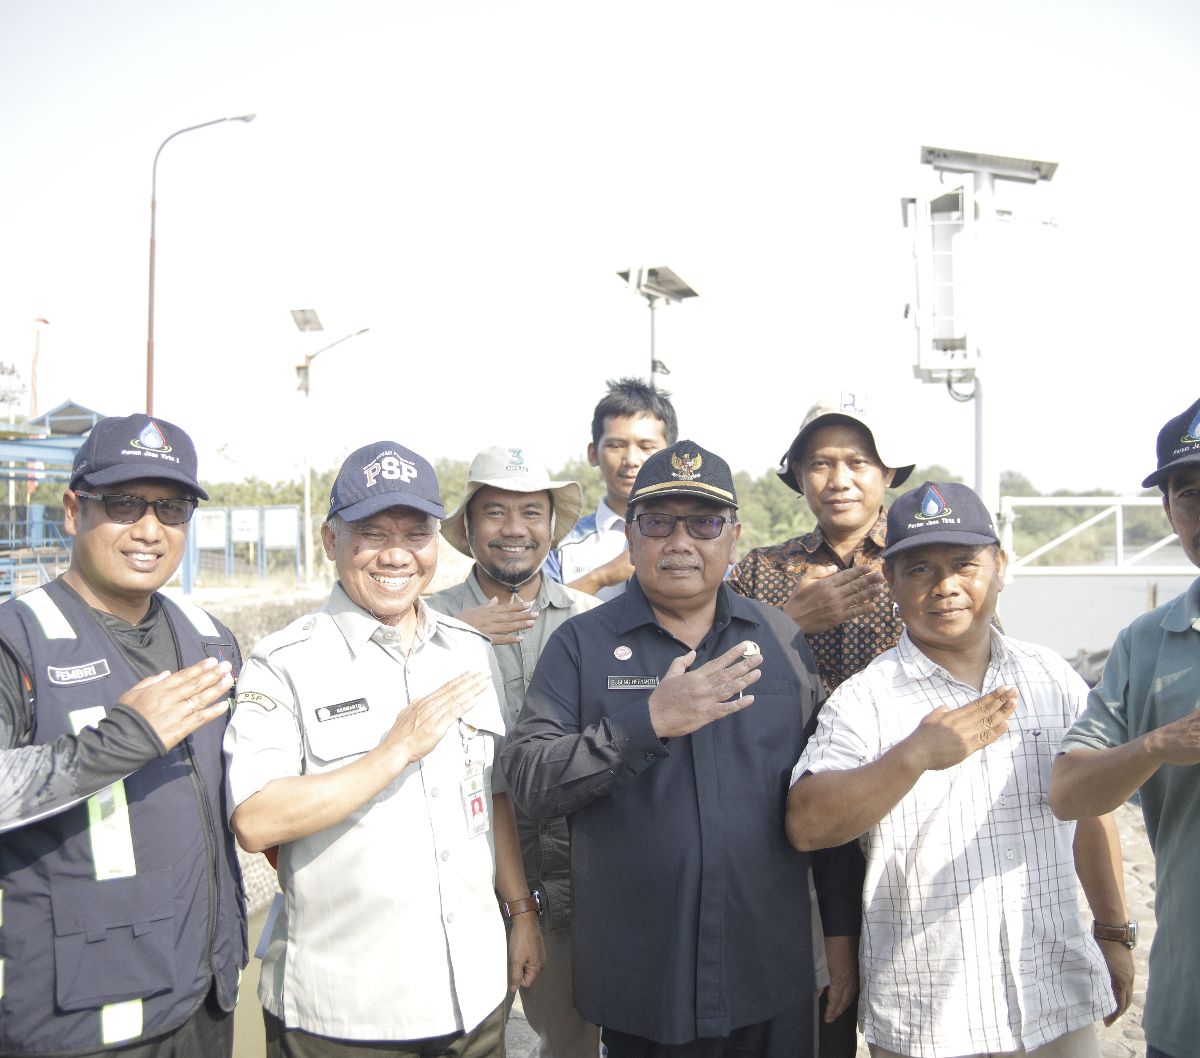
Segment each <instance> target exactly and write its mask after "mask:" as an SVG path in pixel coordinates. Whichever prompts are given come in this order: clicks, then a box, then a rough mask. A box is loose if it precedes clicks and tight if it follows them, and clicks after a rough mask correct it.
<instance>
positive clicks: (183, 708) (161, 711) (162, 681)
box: [117, 658, 233, 749]
mask: <svg viewBox="0 0 1200 1058" xmlns="http://www.w3.org/2000/svg"><path fill="white" fill-rule="evenodd" d="M232 668H233V666H231V665H230V664H229V662H228V661H217V659H216V658H205V659H204V660H203V661H198V662H196V664H195V665H189V666H188V667H187V668H186V669H180V670H179V671H178V672H159V673H156V674H155V675H153V676H147V677H146V678H145V679H144V680H139V681H138V682H137V683H135V684H134V685H133V686H132V687H130V688H129V690H127V691H126V692H125V693H124V694H123V695H121V697H120V698H118V699H117V701H118V702H120V703H122V704H123V705H127V706H129V708H130V709H132V710H133V711H134V712H136V713H139V714H140V715H141V717H142V719H144V720H145V721H146V723H148V724H149V725H150V727H151V728H153V730H154V733H155V734H156V735H157V736H158V738H159V741H161V742H162V744H163V745H164V746H166V748H167V749H174V748H175V747H176V746H177V745H179V743H180V742H182V741H183V740H184V739H185V738H187V737H188V735H190V734H191V733H192V732H193V731H197V730H199V729H200V728H202V727H203V726H204V725H205V724H207V723H208V722H209V721H211V720H216V718H217V717H218V716H223V715H224V714H225V712H226V711H227V710H228V709H229V700H228V698H227V697H226V692H228V691H229V689H230V688H231V687H232V686H233V676H232V674H231V670H232ZM214 703H215V704H214Z"/></svg>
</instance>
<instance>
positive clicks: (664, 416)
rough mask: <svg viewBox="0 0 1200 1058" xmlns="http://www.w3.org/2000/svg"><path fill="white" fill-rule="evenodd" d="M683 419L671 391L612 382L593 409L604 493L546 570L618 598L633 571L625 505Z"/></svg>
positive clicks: (593, 448)
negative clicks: (641, 471)
mask: <svg viewBox="0 0 1200 1058" xmlns="http://www.w3.org/2000/svg"><path fill="white" fill-rule="evenodd" d="M678 436H679V422H678V420H677V418H676V416H675V408H674V406H673V405H672V404H671V396H670V394H669V393H665V392H663V391H662V390H660V389H655V388H654V387H653V386H649V385H647V384H646V383H645V382H643V381H642V380H641V379H638V378H619V379H617V380H616V381H615V382H609V383H608V392H607V393H605V394H604V396H603V397H602V398H601V400H600V403H599V404H597V405H596V410H595V411H594V412H593V413H592V440H591V443H590V444H589V445H588V448H587V456H588V462H589V463H591V465H592V466H594V467H599V468H600V476H601V477H602V478H603V479H604V497H603V498H602V499H601V500H600V504H599V506H598V507H597V508H596V510H595V511H594V512H593V513H591V514H587V515H584V517H582V518H580V519H579V521H578V522H577V523H576V525H575V528H574V529H573V530H572V531H571V532H570V533H569V534H568V535H567V536H566V537H565V538H564V539H563V541H562V543H561V544H559V546H558V547H557V548H556V549H555V550H553V551H551V552H550V555H549V557H548V558H547V560H546V572H547V574H548V575H549V577H550V579H551V580H556V581H559V582H560V583H562V584H566V585H568V586H569V587H572V588H574V589H576V590H577V591H582V592H586V593H587V594H588V595H595V596H597V597H599V598H601V599H606V600H607V599H613V598H616V597H617V596H618V595H620V594H621V592H623V591H624V590H625V582H626V581H627V580H629V578H630V577H632V576H633V566H632V565H631V564H630V562H629V551H628V545H627V543H626V541H625V508H626V505H627V504H628V502H629V491H630V489H632V488H633V482H634V480H635V479H636V478H637V475H638V470H639V469H640V468H641V465H642V464H643V463H644V462H645V461H646V460H647V459H648V458H649V457H650V456H652V455H653V454H654V453H655V452H658V451H660V450H661V449H663V448H666V447H667V446H668V445H673V444H674V443H675V440H676V438H677V437H678Z"/></svg>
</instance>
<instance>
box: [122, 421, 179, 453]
mask: <svg viewBox="0 0 1200 1058" xmlns="http://www.w3.org/2000/svg"><path fill="white" fill-rule="evenodd" d="M130 444H132V445H133V447H134V448H141V449H142V450H143V451H146V452H169V451H171V446H170V445H169V444H167V439H166V438H165V437H164V436H163V432H162V430H160V429H159V428H158V423H156V422H155V421H154V420H153V419H151V420H150V421H149V422H148V423H146V425H145V426H143V427H142V432H141V433H139V434H138V435H137V440H135V441H131V442H130Z"/></svg>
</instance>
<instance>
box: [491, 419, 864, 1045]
mask: <svg viewBox="0 0 1200 1058" xmlns="http://www.w3.org/2000/svg"><path fill="white" fill-rule="evenodd" d="M737 511H738V503H737V496H736V495H735V492H734V487H733V477H732V474H731V473H730V470H729V466H728V464H727V463H726V462H725V461H724V460H723V459H721V457H720V456H718V455H716V454H714V453H712V452H709V451H706V450H705V449H703V448H701V447H700V446H699V445H697V444H696V443H695V442H694V441H680V442H678V443H677V444H675V445H672V446H671V447H670V448H666V449H663V450H662V451H659V452H656V453H654V454H653V455H652V456H650V457H649V458H648V459H647V460H646V461H645V462H644V463H643V464H642V466H641V469H640V470H639V471H638V475H637V479H636V480H635V482H634V485H633V489H632V492H631V493H630V496H629V506H628V508H627V510H626V516H625V517H626V530H625V531H626V534H627V537H628V540H629V555H630V559H631V560H632V562H633V567H634V576H633V577H632V578H631V580H630V581H629V586H628V588H627V590H626V591H625V593H624V594H622V595H620V596H618V597H617V598H615V599H613V600H611V601H609V602H607V603H605V604H604V605H603V606H600V607H598V608H596V609H594V610H589V611H588V612H587V613H583V614H580V615H578V616H577V617H574V618H572V619H571V620H570V621H568V622H566V624H564V625H563V626H562V627H561V628H559V629H558V630H557V631H556V632H555V633H554V634H553V635H552V636H551V637H550V640H549V642H548V643H547V644H546V647H545V649H544V650H543V652H542V656H541V658H540V660H539V661H538V666H537V669H536V671H535V672H534V676H533V683H532V684H531V685H530V688H529V691H528V693H527V695H526V698H525V706H524V709H523V710H522V713H521V717H520V719H519V720H518V722H517V725H516V727H515V728H514V729H513V732H512V734H511V736H510V737H509V740H508V742H507V744H506V746H505V750H504V765H505V768H506V771H507V774H508V777H509V780H510V783H511V785H512V788H513V792H514V794H515V796H516V798H517V800H518V803H519V804H520V805H521V807H522V808H523V809H524V810H525V811H526V812H528V813H529V815H531V816H533V817H535V818H545V817H550V816H560V815H565V816H567V817H568V818H569V820H570V825H571V885H572V892H573V894H574V934H575V937H574V953H575V958H574V964H575V965H574V971H575V1006H576V1007H577V1009H578V1010H579V1013H580V1014H582V1015H583V1016H584V1017H585V1018H587V1019H588V1020H590V1021H593V1022H595V1023H596V1024H598V1025H601V1026H602V1027H603V1039H604V1043H605V1045H606V1046H607V1048H608V1054H609V1058H720V1056H722V1055H726V1054H731V1053H737V1054H739V1055H742V1056H743V1058H776V1056H780V1058H782V1056H785V1055H786V1056H787V1058H799V1056H807V1055H811V1054H812V1052H813V1039H814V1032H813V995H814V992H815V977H814V973H813V947H812V931H811V919H812V912H811V909H810V905H809V890H808V870H809V859H810V858H809V856H808V855H807V854H805V853H799V852H796V851H795V850H794V849H791V848H790V847H789V846H788V843H787V839H786V837H785V835H784V828H783V827H784V804H785V798H786V792H787V781H788V776H789V774H790V772H791V765H792V763H794V761H789V759H788V758H789V756H790V755H791V754H793V753H795V754H796V755H797V756H798V755H799V751H800V750H801V749H802V748H803V746H804V743H805V740H806V738H807V736H808V733H809V729H810V726H809V725H810V724H811V723H812V721H813V718H814V716H815V715H816V711H817V709H818V707H819V706H820V703H821V700H822V698H823V697H824V695H823V692H822V690H821V683H820V680H819V678H818V677H817V673H816V667H815V665H814V664H813V660H812V656H811V655H810V654H809V651H808V647H807V645H806V644H805V642H804V638H803V636H802V635H801V634H800V633H799V632H798V631H797V630H796V627H795V625H794V624H793V623H792V621H791V619H790V618H788V617H787V616H786V615H785V614H783V613H782V612H781V611H779V610H777V609H775V608H774V607H771V606H767V605H766V604H764V603H759V602H755V601H752V600H749V599H744V598H742V597H741V596H739V595H735V594H734V593H733V592H732V591H730V589H729V588H728V587H727V586H726V585H725V584H724V583H723V581H724V577H725V572H726V570H727V569H728V567H729V562H730V560H731V558H732V557H733V554H734V547H735V545H736V542H737V539H738V535H739V533H740V531H741V526H740V524H739V523H738V521H737ZM830 860H831V866H835V864H834V863H833V858H832V857H831V858H830ZM858 863H859V864H861V857H859V858H858ZM861 881H862V874H861V871H859V872H858V873H857V874H856V875H854V876H853V877H846V876H841V877H838V878H834V877H833V876H832V874H830V875H826V874H824V873H820V874H819V875H818V880H817V885H818V889H819V890H821V891H822V892H828V893H829V894H830V896H831V907H834V906H837V905H838V901H839V900H840V901H841V905H840V906H841V909H842V910H843V911H844V912H845V916H846V918H848V919H849V921H850V922H853V921H854V920H856V919H857V917H858V914H859V908H858V899H857V893H858V891H859V886H861ZM835 928H837V929H845V930H848V929H849V928H850V926H849V923H848V922H844V921H840V922H837V923H836V924H835Z"/></svg>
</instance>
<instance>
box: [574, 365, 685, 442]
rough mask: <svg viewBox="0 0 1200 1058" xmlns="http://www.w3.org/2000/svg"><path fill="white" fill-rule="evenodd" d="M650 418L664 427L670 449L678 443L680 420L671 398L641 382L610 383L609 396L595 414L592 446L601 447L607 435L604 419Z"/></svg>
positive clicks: (597, 407) (634, 380) (633, 379)
mask: <svg viewBox="0 0 1200 1058" xmlns="http://www.w3.org/2000/svg"><path fill="white" fill-rule="evenodd" d="M627 415H629V416H638V415H649V416H650V417H651V418H654V419H658V421H659V422H661V423H662V424H663V435H664V436H665V437H666V440H667V445H668V447H669V446H670V445H673V444H674V443H675V442H676V441H678V440H679V420H678V419H677V418H676V417H675V408H674V406H673V405H672V404H671V394H670V393H667V392H666V391H665V390H661V389H656V388H655V387H654V386H651V385H648V384H647V383H645V382H643V381H642V380H641V379H640V378H618V379H616V380H613V379H609V381H608V392H607V393H605V394H604V396H603V397H602V398H601V400H600V403H599V404H597V405H596V410H595V411H594V412H593V413H592V444H594V445H598V444H599V443H600V438H601V437H602V436H603V434H604V420H605V419H619V418H623V417H624V416H627Z"/></svg>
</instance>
